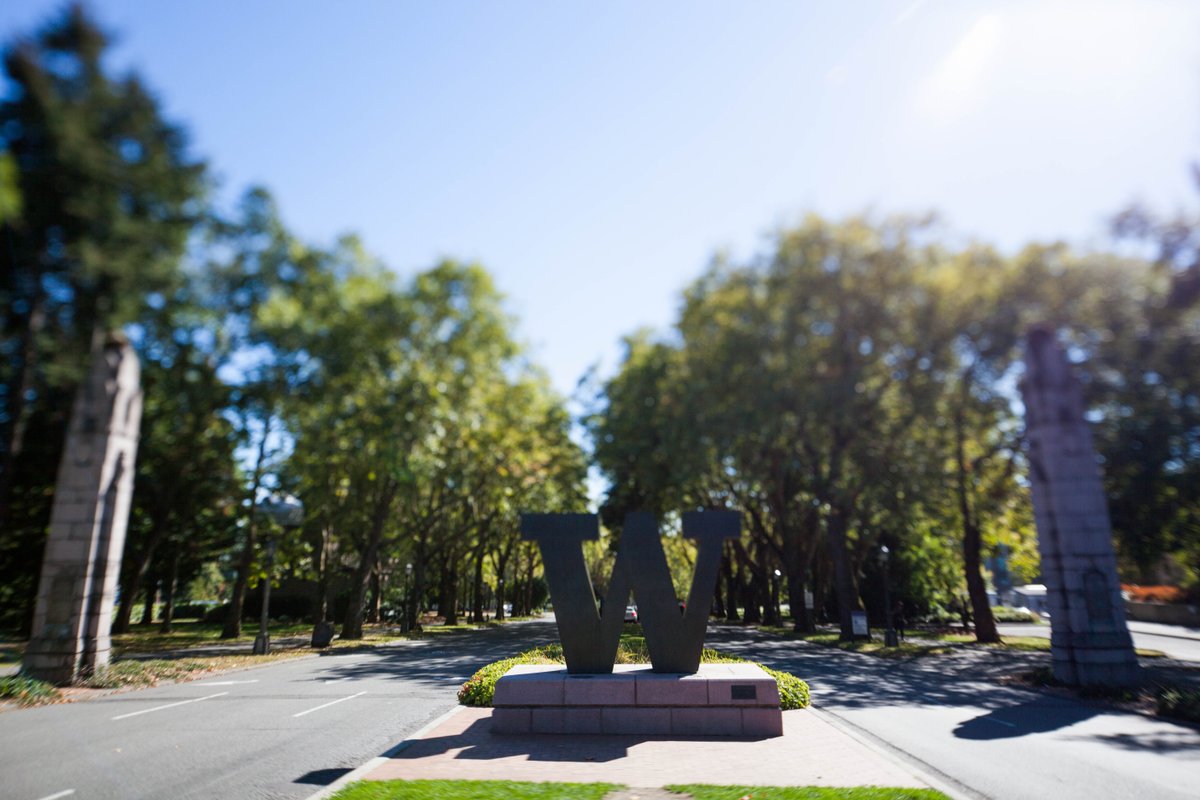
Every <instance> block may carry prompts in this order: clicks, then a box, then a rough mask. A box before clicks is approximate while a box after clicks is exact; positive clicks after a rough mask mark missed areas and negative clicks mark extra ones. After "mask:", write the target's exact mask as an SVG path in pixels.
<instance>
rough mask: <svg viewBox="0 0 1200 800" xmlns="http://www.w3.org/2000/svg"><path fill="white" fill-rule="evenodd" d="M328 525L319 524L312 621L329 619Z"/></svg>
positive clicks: (329, 537)
mask: <svg viewBox="0 0 1200 800" xmlns="http://www.w3.org/2000/svg"><path fill="white" fill-rule="evenodd" d="M330 539H331V536H330V530H329V526H328V525H322V526H321V541H320V544H319V550H318V553H317V592H316V596H315V597H314V598H313V622H314V623H315V622H325V621H326V620H327V619H329V586H330V580H329V542H330Z"/></svg>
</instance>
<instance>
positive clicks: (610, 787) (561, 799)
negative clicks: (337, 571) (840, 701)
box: [331, 781, 949, 800]
mask: <svg viewBox="0 0 1200 800" xmlns="http://www.w3.org/2000/svg"><path fill="white" fill-rule="evenodd" d="M626 788H627V787H625V786H619V785H616V784H612V783H529V782H525V781H359V782H357V783H352V784H350V785H349V786H347V787H346V788H344V789H342V790H341V791H340V792H338V793H337V794H335V795H334V796H333V797H332V798H331V800H427V798H431V797H434V798H437V800H485V799H486V800H603V798H604V797H605V796H606V795H608V794H609V793H611V792H616V791H620V790H622V789H626ZM666 790H667V791H668V792H671V793H673V794H677V795H679V798H680V800H685V798H694V800H949V798H947V797H946V795H944V794H942V793H941V792H939V791H936V790H934V789H900V788H892V787H887V786H855V787H830V786H708V785H703V784H684V785H678V786H667V787H666Z"/></svg>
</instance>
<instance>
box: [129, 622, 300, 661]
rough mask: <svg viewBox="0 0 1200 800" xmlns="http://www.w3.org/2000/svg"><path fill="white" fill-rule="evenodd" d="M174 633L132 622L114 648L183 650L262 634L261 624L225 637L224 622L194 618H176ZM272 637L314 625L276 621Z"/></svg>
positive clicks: (243, 640) (246, 640)
mask: <svg viewBox="0 0 1200 800" xmlns="http://www.w3.org/2000/svg"><path fill="white" fill-rule="evenodd" d="M172 627H173V630H172V631H171V632H170V633H162V632H161V631H160V630H159V623H157V622H154V623H151V624H149V625H132V626H130V630H129V633H115V634H113V637H112V643H113V651H114V652H115V653H116V654H117V655H121V654H123V653H160V652H163V651H165V650H182V649H186V648H189V647H207V646H211V645H214V644H242V643H245V644H251V643H253V642H254V637H255V636H256V635H257V634H258V625H257V624H253V625H252V624H245V625H242V635H241V636H239V637H238V638H236V639H222V638H221V629H222V627H223V626H222V625H221V623H219V622H199V621H194V620H176V621H175V622H173V623H172ZM267 631H268V633H270V634H271V639H272V640H275V639H281V638H283V637H286V636H304V635H307V634H310V633H312V625H311V624H310V623H307V622H294V623H287V624H282V623H272V624H271V625H270V626H269V627H268V628H267Z"/></svg>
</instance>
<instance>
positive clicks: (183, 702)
mask: <svg viewBox="0 0 1200 800" xmlns="http://www.w3.org/2000/svg"><path fill="white" fill-rule="evenodd" d="M226 694H229V692H217V693H216V694H210V695H208V696H206V697H194V698H192V699H191V700H180V701H179V702H178V703H167V704H166V705H165V706H155V707H154V708H146V709H143V710H141V711H134V712H133V713H131V714H122V715H120V716H119V717H113V722H116V721H117V720H119V719H129V718H130V717H136V716H138V715H139V714H149V713H151V712H154V711H162V710H163V709H166V708H174V707H175V706H186V705H187V704H188V703H199V702H200V701H201V700H211V699H213V698H214V697H221V696H222V695H226Z"/></svg>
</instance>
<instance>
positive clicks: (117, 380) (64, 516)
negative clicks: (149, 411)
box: [23, 335, 142, 684]
mask: <svg viewBox="0 0 1200 800" xmlns="http://www.w3.org/2000/svg"><path fill="white" fill-rule="evenodd" d="M141 418H142V393H141V389H140V371H139V368H138V359H137V355H136V354H135V353H134V351H133V348H132V347H131V346H130V345H129V343H128V342H127V341H125V340H124V338H123V337H119V336H116V335H114V336H111V337H110V338H109V339H108V340H107V341H106V342H105V343H104V346H103V348H102V349H101V350H100V352H99V353H98V354H97V355H96V358H95V360H94V362H93V363H92V368H91V371H90V373H89V374H88V376H87V379H86V380H85V381H84V383H83V385H82V386H80V387H79V393H78V394H77V395H76V398H75V405H74V407H73V409H72V411H71V423H70V427H69V428H68V430H67V441H66V447H65V448H64V449H63V456H62V462H61V463H60V464H59V467H58V481H57V483H56V485H55V490H54V506H53V509H52V510H51V514H50V536H49V538H48V540H47V542H46V552H45V555H44V556H43V558H42V575H41V580H40V582H39V584H38V596H37V606H36V607H35V610H34V616H33V636H32V637H31V638H30V640H29V647H28V649H27V650H26V652H25V659H24V662H23V669H24V671H25V672H26V673H28V674H30V675H33V676H35V677H38V678H42V679H43V680H48V681H52V682H54V683H59V684H67V683H72V682H74V681H76V680H78V679H79V678H80V677H82V676H86V675H88V674H90V673H91V672H92V671H93V670H95V669H96V668H97V667H99V666H102V665H104V664H107V663H108V658H109V650H110V649H111V641H110V639H109V631H110V629H111V626H112V611H113V598H114V595H115V594H116V588H117V576H118V574H119V573H120V571H121V555H122V551H123V550H124V547H125V527H126V523H127V522H128V518H129V504H130V499H131V497H132V494H133V475H134V464H135V460H136V457H137V440H138V426H139V425H140V424H141Z"/></svg>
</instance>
